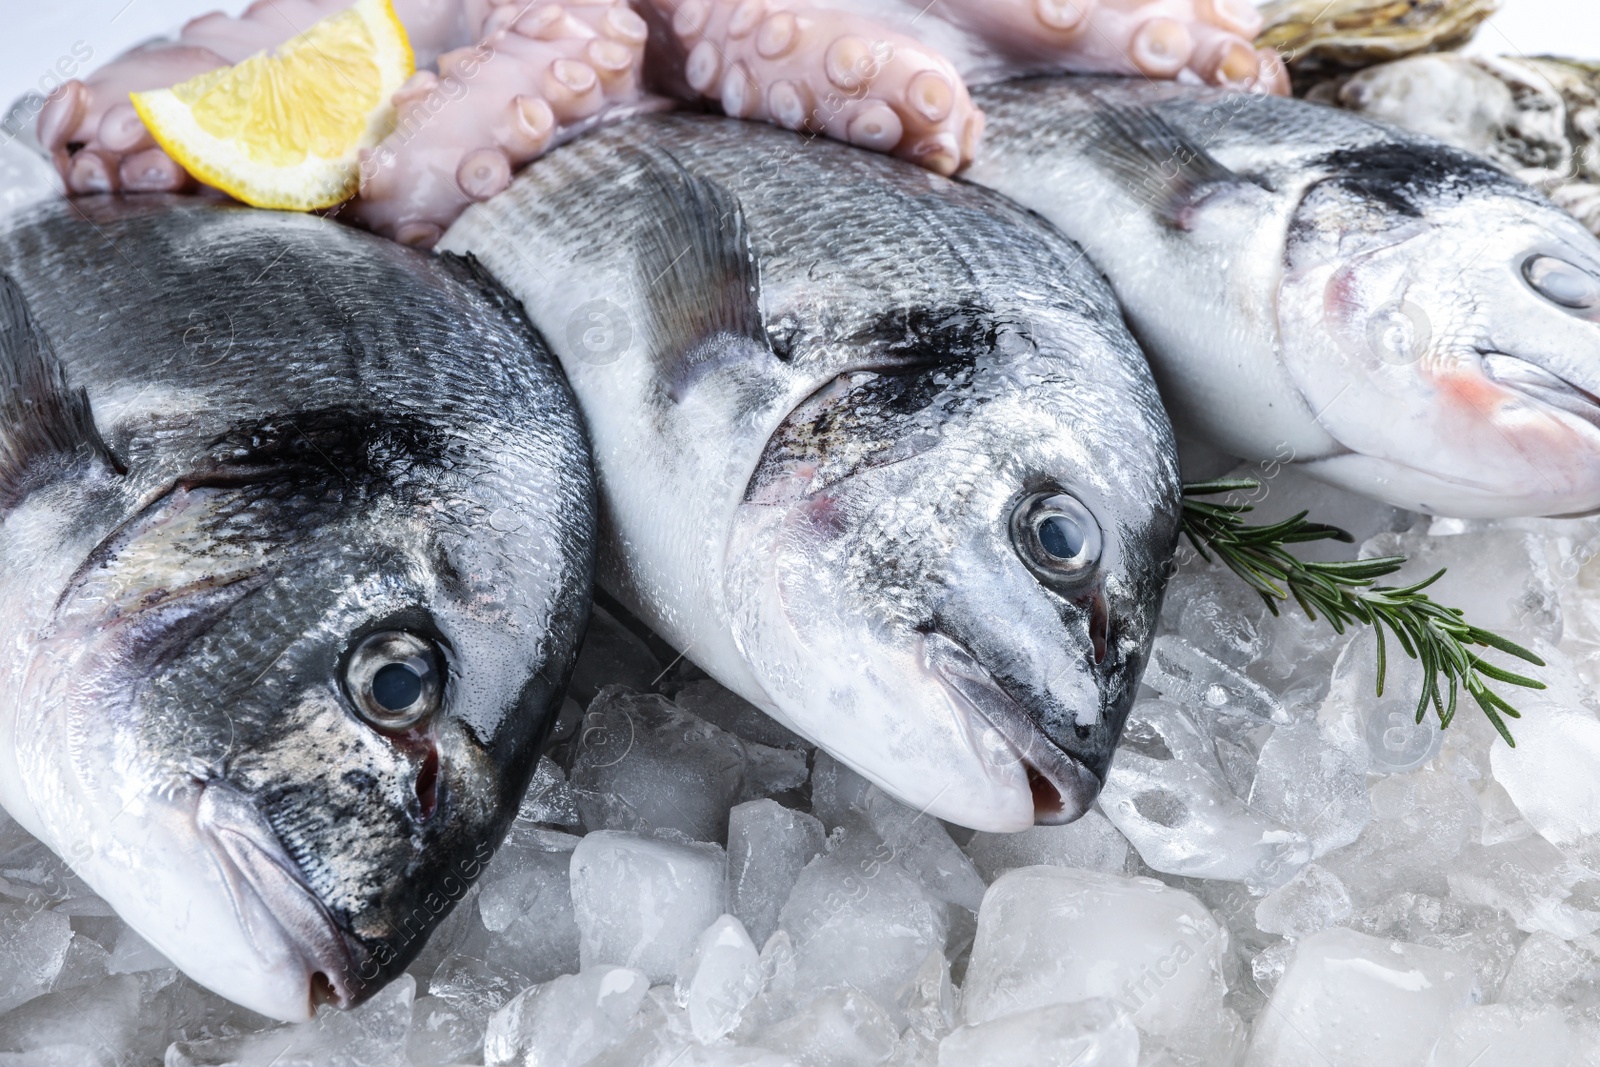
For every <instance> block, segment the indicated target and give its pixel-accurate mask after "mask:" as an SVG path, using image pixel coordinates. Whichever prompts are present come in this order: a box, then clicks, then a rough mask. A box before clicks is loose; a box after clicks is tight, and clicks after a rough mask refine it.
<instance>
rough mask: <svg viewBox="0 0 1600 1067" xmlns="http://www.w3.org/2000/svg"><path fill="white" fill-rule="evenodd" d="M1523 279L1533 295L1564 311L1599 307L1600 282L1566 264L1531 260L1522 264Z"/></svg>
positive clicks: (1541, 257)
mask: <svg viewBox="0 0 1600 1067" xmlns="http://www.w3.org/2000/svg"><path fill="white" fill-rule="evenodd" d="M1522 276H1523V277H1524V278H1526V279H1527V281H1528V284H1529V285H1531V286H1532V287H1533V291H1534V292H1536V293H1538V294H1539V295H1540V296H1542V297H1544V298H1545V299H1546V300H1549V301H1551V302H1552V303H1556V304H1560V305H1561V306H1562V307H1569V308H1592V307H1600V278H1596V277H1595V276H1594V275H1593V274H1590V273H1589V272H1588V271H1586V270H1584V269H1583V268H1582V267H1577V266H1574V265H1572V264H1571V263H1568V262H1567V261H1565V260H1562V259H1557V258H1556V257H1554V256H1544V255H1538V256H1530V257H1528V260H1527V262H1525V263H1523V264H1522Z"/></svg>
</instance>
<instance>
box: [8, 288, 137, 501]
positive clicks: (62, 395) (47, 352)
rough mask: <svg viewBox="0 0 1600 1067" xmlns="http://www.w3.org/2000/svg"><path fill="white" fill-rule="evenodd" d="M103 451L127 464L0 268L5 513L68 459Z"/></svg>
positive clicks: (116, 466) (115, 464)
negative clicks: (107, 440)
mask: <svg viewBox="0 0 1600 1067" xmlns="http://www.w3.org/2000/svg"><path fill="white" fill-rule="evenodd" d="M89 456H99V457H101V458H102V459H104V460H105V461H106V462H107V463H108V464H109V465H110V466H111V467H112V468H113V469H114V470H116V471H117V472H118V473H123V468H122V466H121V464H120V463H118V462H117V460H116V457H115V456H113V455H112V453H111V449H110V448H108V447H107V446H106V443H105V441H104V440H103V439H101V437H100V431H99V430H97V429H96V428H95V425H94V416H93V414H92V413H91V412H90V410H89V396H88V393H87V392H85V391H84V390H82V389H76V390H74V389H72V388H71V387H70V386H69V385H68V384H67V379H66V373H65V372H64V371H63V369H62V367H61V363H60V362H59V361H58V360H57V359H56V355H55V350H54V349H53V348H52V347H51V345H50V340H49V338H47V337H46V336H45V335H44V333H43V332H42V331H40V329H39V327H38V324H36V323H35V322H34V321H33V316H32V314H30V313H29V311H28V301H27V298H26V297H24V296H23V295H22V290H21V289H19V288H17V284H16V282H14V281H12V280H11V278H10V277H9V276H8V275H6V274H5V273H4V272H0V512H3V511H9V510H10V509H11V508H13V507H15V506H16V504H17V502H18V501H20V500H21V499H22V498H23V497H24V496H26V495H27V494H28V492H29V490H31V489H33V488H34V487H35V486H37V485H38V484H40V482H41V481H42V480H43V479H44V478H45V477H48V473H47V472H49V471H50V470H52V469H56V468H57V467H58V466H59V465H61V464H63V463H70V462H73V461H74V460H76V459H80V458H86V457H89Z"/></svg>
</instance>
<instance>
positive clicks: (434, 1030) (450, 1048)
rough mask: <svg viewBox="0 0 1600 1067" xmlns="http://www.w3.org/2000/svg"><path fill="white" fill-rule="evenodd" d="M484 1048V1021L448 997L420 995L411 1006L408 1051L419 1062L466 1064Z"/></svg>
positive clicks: (407, 1040)
mask: <svg viewBox="0 0 1600 1067" xmlns="http://www.w3.org/2000/svg"><path fill="white" fill-rule="evenodd" d="M481 1048H483V1024H480V1023H474V1022H473V1021H472V1020H471V1019H468V1018H467V1017H466V1016H464V1015H462V1014H461V1013H460V1012H458V1011H456V1009H455V1008H454V1007H453V1006H452V1005H451V1003H450V1002H449V1001H448V1000H443V999H441V998H439V997H431V996H430V997H418V998H417V1001H416V1003H415V1004H413V1005H412V1008H411V1032H410V1034H409V1035H408V1036H407V1037H406V1054H407V1056H409V1057H410V1060H411V1062H412V1063H415V1064H419V1065H422V1064H426V1065H433V1064H447V1063H465V1062H466V1061H467V1060H470V1059H476V1058H477V1057H478V1050H479V1049H481Z"/></svg>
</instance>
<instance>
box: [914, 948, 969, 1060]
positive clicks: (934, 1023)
mask: <svg viewBox="0 0 1600 1067" xmlns="http://www.w3.org/2000/svg"><path fill="white" fill-rule="evenodd" d="M906 1018H907V1019H908V1020H909V1025H908V1026H907V1027H906V1030H905V1033H906V1034H916V1035H918V1036H919V1037H921V1038H923V1039H925V1040H926V1042H927V1044H928V1046H929V1048H930V1049H932V1048H933V1047H934V1046H936V1045H937V1043H938V1042H939V1040H940V1039H942V1038H943V1037H944V1036H945V1035H946V1034H948V1033H949V1032H950V1028H951V1027H953V1026H955V1024H956V991H955V986H953V985H952V984H951V983H950V961H949V960H947V959H945V956H944V953H942V952H930V953H928V955H927V957H926V958H924V959H923V961H922V966H921V967H919V968H918V969H917V973H916V975H915V976H914V977H913V978H912V980H911V995H910V996H909V997H907V998H906ZM903 1036H904V1035H902V1037H903Z"/></svg>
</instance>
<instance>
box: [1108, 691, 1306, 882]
mask: <svg viewBox="0 0 1600 1067" xmlns="http://www.w3.org/2000/svg"><path fill="white" fill-rule="evenodd" d="M1100 807H1101V809H1102V810H1103V811H1104V812H1105V814H1106V818H1108V819H1110V820H1111V822H1112V824H1113V825H1115V826H1116V828H1117V829H1118V830H1120V831H1122V834H1123V836H1124V837H1126V838H1127V839H1128V840H1129V842H1131V843H1132V844H1133V847H1134V848H1136V849H1137V850H1138V851H1139V856H1140V858H1141V859H1143V860H1144V862H1145V863H1147V864H1149V865H1150V866H1151V867H1153V868H1154V869H1156V870H1158V871H1162V872H1164V873H1167V874H1181V875H1189V876H1193V877H1200V878H1218V879H1223V880H1226V881H1231V882H1246V883H1249V884H1251V885H1263V886H1268V885H1279V884H1282V883H1283V882H1286V881H1288V880H1289V878H1291V877H1292V876H1293V875H1294V872H1295V871H1296V870H1298V869H1299V868H1300V867H1301V866H1302V865H1303V864H1305V862H1306V861H1307V860H1309V859H1310V858H1311V843H1310V841H1308V840H1307V839H1306V837H1305V836H1304V835H1303V834H1299V833H1296V832H1294V831H1293V830H1290V829H1289V828H1288V827H1286V826H1284V825H1282V824H1281V823H1277V822H1274V821H1272V820H1271V819H1268V818H1267V817H1265V816H1263V815H1261V814H1258V813H1257V812H1254V811H1252V810H1250V809H1249V808H1248V807H1246V806H1245V804H1244V802H1243V801H1241V800H1240V799H1239V798H1238V797H1236V796H1234V795H1233V792H1232V791H1231V790H1230V789H1229V788H1228V785H1227V783H1226V781H1224V779H1223V776H1222V768H1221V767H1220V766H1218V765H1217V761H1216V755H1215V753H1214V751H1213V749H1212V747H1211V744H1210V742H1209V740H1208V739H1207V737H1206V736H1205V734H1204V733H1202V732H1201V730H1200V728H1199V727H1198V726H1197V725H1196V724H1195V722H1194V720H1193V719H1191V718H1190V717H1189V716H1188V714H1187V713H1186V712H1185V711H1184V710H1183V709H1182V708H1180V707H1178V706H1177V705H1176V704H1174V703H1172V702H1170V701H1167V700H1142V701H1140V702H1139V703H1137V704H1135V705H1134V707H1133V711H1132V712H1131V713H1130V714H1129V716H1128V724H1127V727H1126V728H1125V730H1124V732H1123V741H1122V747H1121V748H1119V749H1118V750H1117V754H1116V758H1115V760H1114V761H1113V763H1112V765H1111V773H1110V774H1109V775H1108V776H1107V778H1106V784H1105V788H1104V789H1103V790H1102V791H1101V794H1100Z"/></svg>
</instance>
